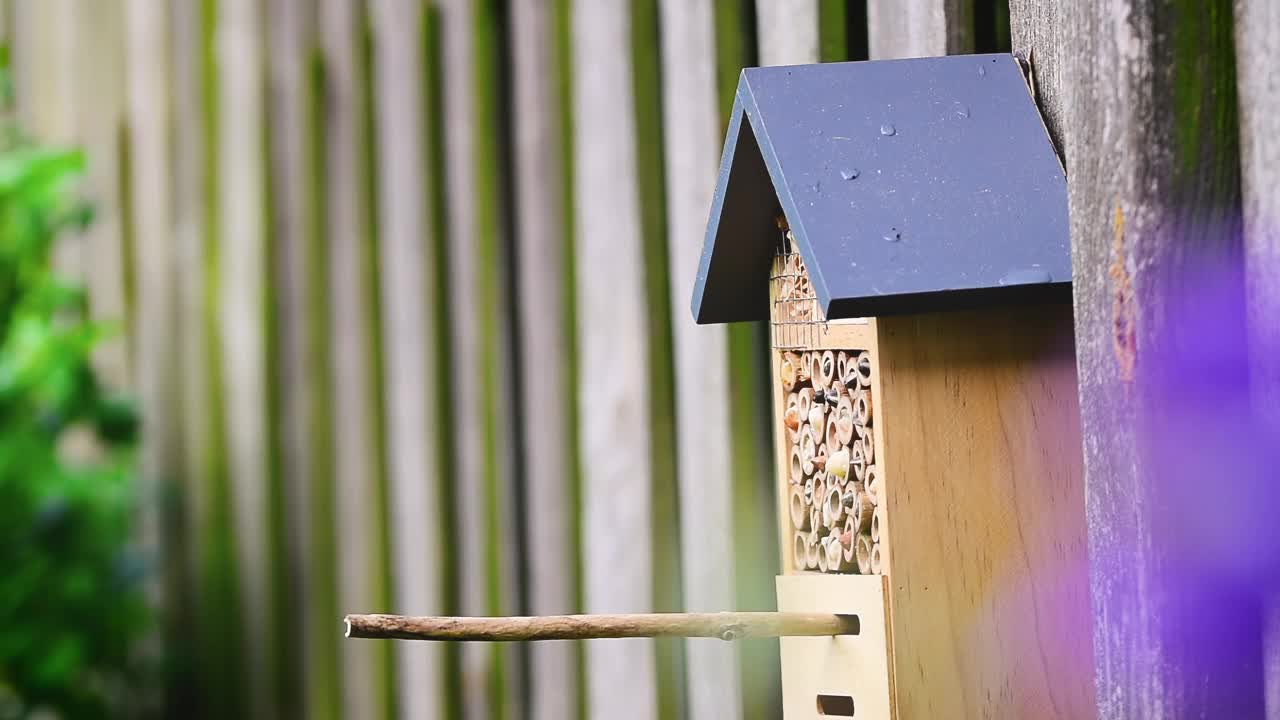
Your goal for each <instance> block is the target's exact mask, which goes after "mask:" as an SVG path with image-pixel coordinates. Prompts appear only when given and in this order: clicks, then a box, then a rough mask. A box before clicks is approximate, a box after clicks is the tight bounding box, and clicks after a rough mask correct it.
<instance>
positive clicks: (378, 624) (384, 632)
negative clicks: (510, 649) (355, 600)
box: [344, 612, 860, 642]
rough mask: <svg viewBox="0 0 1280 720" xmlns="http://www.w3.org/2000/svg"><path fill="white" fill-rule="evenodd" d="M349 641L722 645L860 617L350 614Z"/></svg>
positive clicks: (827, 631)
mask: <svg viewBox="0 0 1280 720" xmlns="http://www.w3.org/2000/svg"><path fill="white" fill-rule="evenodd" d="M344 622H345V623H346V636H347V637H349V638H370V639H387V640H453V641H462V642H470V641H483V642H518V641H519V642H522V641H527V640H590V639H595V638H654V637H705V638H719V639H721V640H742V639H745V638H769V637H827V636H832V635H857V634H858V632H859V629H860V627H859V622H858V616H857V615H829V614H825V613H794V612H785V613H778V612H721V613H644V614H635V615H544V616H541V617H409V616H405V615H348V616H347V617H346V618H345V619H344Z"/></svg>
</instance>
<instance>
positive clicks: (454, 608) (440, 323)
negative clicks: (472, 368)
mask: <svg viewBox="0 0 1280 720" xmlns="http://www.w3.org/2000/svg"><path fill="white" fill-rule="evenodd" d="M422 63H423V68H424V71H423V83H424V88H423V92H424V98H425V103H426V107H427V110H428V112H427V113H426V114H424V121H425V122H426V124H427V127H426V132H425V136H426V139H427V142H426V143H424V152H425V153H426V157H425V158H424V162H425V163H426V167H427V176H428V180H427V189H428V193H427V197H426V198H424V201H425V202H426V203H427V206H428V207H429V208H430V214H429V222H430V232H431V235H430V252H429V253H428V254H427V257H428V259H427V262H428V265H429V267H427V268H426V273H427V276H429V277H431V278H432V285H431V286H432V288H433V290H434V295H433V296H432V297H431V298H429V300H430V302H431V307H432V310H433V312H434V318H435V322H434V327H435V337H434V338H433V342H432V350H433V351H434V353H435V370H436V375H435V377H434V378H433V381H434V393H433V395H432V396H433V397H434V398H435V406H434V407H433V408H432V412H433V416H432V419H433V421H434V422H433V423H432V424H433V426H434V427H436V428H439V429H441V430H440V431H438V432H436V433H435V436H434V437H433V438H432V439H431V440H430V441H433V442H434V443H435V448H436V459H437V460H436V462H437V465H436V473H435V477H437V478H450V477H453V475H454V469H455V468H456V467H457V462H456V458H455V457H454V444H453V437H452V435H451V434H450V433H448V432H444V431H443V428H448V427H449V426H450V418H452V417H453V406H452V393H451V392H450V387H451V385H452V381H451V378H452V377H453V365H452V363H453V359H452V358H453V356H452V354H451V353H450V352H449V349H450V342H449V338H451V337H452V332H451V330H450V327H451V315H450V312H449V297H450V295H449V259H448V250H447V248H448V238H449V237H450V234H449V225H448V207H449V202H448V178H447V177H446V175H445V144H446V142H447V141H446V138H447V134H446V133H447V128H446V126H445V118H446V117H448V114H447V113H446V112H445V111H444V102H445V94H444V78H443V72H442V68H443V67H444V58H443V54H442V50H441V41H440V17H439V11H438V10H437V9H436V8H435V7H433V6H432V4H431V3H430V1H429V0H424V2H423V5H422ZM436 491H437V493H438V494H437V502H438V505H437V507H438V508H439V517H438V524H437V525H436V527H437V528H438V531H437V534H436V543H437V544H436V547H437V548H441V549H444V551H443V552H441V553H440V554H439V560H440V574H441V575H440V581H441V585H440V587H441V588H442V592H443V597H441V598H440V602H441V607H442V608H443V611H444V613H445V614H446V615H460V614H462V612H461V599H460V597H459V588H460V587H461V583H460V579H459V567H458V554H457V553H454V552H449V551H448V550H447V548H452V547H456V546H457V542H458V537H459V535H458V532H459V528H458V520H457V517H458V516H457V513H454V512H453V511H452V508H455V507H457V504H456V503H457V493H456V491H455V485H454V483H450V482H445V481H441V482H437V483H436ZM441 650H442V653H443V656H444V657H443V673H444V678H443V688H444V697H443V698H442V706H443V710H444V715H443V716H444V717H450V718H453V717H462V716H463V705H462V662H461V657H462V656H461V648H460V647H459V645H458V644H457V643H445V644H444V645H443V647H442V648H441Z"/></svg>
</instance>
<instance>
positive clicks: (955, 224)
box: [352, 55, 1095, 720]
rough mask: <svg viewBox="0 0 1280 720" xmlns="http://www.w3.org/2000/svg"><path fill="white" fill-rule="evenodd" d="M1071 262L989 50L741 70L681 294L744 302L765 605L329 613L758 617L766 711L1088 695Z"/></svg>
mask: <svg viewBox="0 0 1280 720" xmlns="http://www.w3.org/2000/svg"><path fill="white" fill-rule="evenodd" d="M1070 280H1071V261H1070V246H1069V239H1068V225H1067V186H1066V178H1065V174H1064V171H1063V166H1062V163H1061V161H1060V160H1059V158H1058V156H1057V154H1056V152H1055V150H1054V148H1053V146H1052V143H1051V141H1050V139H1049V136H1048V134H1047V132H1046V130H1045V127H1044V124H1043V122H1042V120H1041V118H1040V114H1039V112H1038V109H1037V107H1036V103H1035V99H1034V96H1033V86H1032V85H1031V84H1030V83H1029V82H1028V76H1027V74H1026V73H1025V72H1024V68H1023V66H1022V65H1021V64H1020V63H1019V61H1018V60H1017V59H1015V58H1014V57H1013V56H1011V55H969V56H951V57H945V58H925V59H915V60H892V61H875V62H858V63H839V64H825V65H807V66H795V67H772V68H754V69H748V70H745V71H744V72H743V74H742V78H741V81H740V83H739V86H738V91H737V98H736V103H735V106H734V110H733V116H732V120H731V123H730V125H729V129H728V137H727V139H726V142H725V148H724V154H723V159H722V163H721V168H720V174H719V178H718V183H717V188H716V194H715V199H714V201H713V205H712V208H711V218H710V222H709V225H708V229H707V235H706V243H705V247H704V249H703V253H702V260H701V266H700V270H699V273H698V277H697V280H696V285H695V287H694V291H693V313H694V317H695V319H696V320H697V322H699V323H729V322H742V321H766V322H767V323H768V328H769V339H770V344H771V347H770V356H771V358H772V378H771V385H772V395H773V421H772V422H773V430H774V441H775V444H776V452H775V456H776V460H777V466H776V486H777V500H778V509H779V512H778V530H777V532H778V539H779V545H780V547H781V548H782V549H783V552H782V557H781V559H780V564H781V571H782V572H781V575H779V576H778V578H777V603H778V612H777V613H723V614H709V615H671V616H662V615H640V616H576V617H566V618H505V619H478V618H452V619H439V618H388V617H386V616H373V619H368V618H369V617H370V616H360V617H359V618H357V620H358V622H357V623H356V624H355V625H353V626H352V627H353V632H352V634H354V635H360V636H368V637H424V636H429V637H445V638H454V639H477V638H479V639H493V640H504V639H529V638H535V639H536V638H541V637H548V638H564V637H634V636H650V635H703V636H714V637H724V638H726V639H728V638H736V637H743V636H749V635H756V636H761V635H776V636H780V637H781V638H782V639H781V647H782V668H781V671H782V678H783V702H784V708H785V716H786V717H787V718H790V719H795V718H814V717H828V716H835V717H858V718H898V719H900V720H916V719H931V718H967V717H990V718H1033V717H1034V718H1081V717H1091V716H1093V714H1094V712H1095V711H1094V701H1093V675H1092V663H1091V632H1090V624H1089V623H1090V616H1089V605H1088V603H1089V594H1088V590H1089V588H1088V580H1087V578H1088V574H1087V566H1086V562H1087V547H1086V534H1085V520H1084V499H1083V498H1084V493H1083V487H1082V467H1081V463H1082V452H1081V437H1080V419H1079V407H1078V401H1077V394H1076V368H1075V358H1074V347H1073V335H1072V314H1071V305H1070V302H1071V285H1070ZM495 623H496V624H495ZM428 631H430V632H431V633H434V634H424V633H427V632H428Z"/></svg>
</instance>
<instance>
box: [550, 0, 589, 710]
mask: <svg viewBox="0 0 1280 720" xmlns="http://www.w3.org/2000/svg"><path fill="white" fill-rule="evenodd" d="M551 12H552V13H553V17H552V23H551V28H552V32H553V33H554V35H555V37H554V40H553V41H552V47H553V49H554V52H555V57H554V62H555V68H556V70H555V72H556V85H555V87H556V98H557V100H558V105H557V110H558V111H559V112H558V113H557V114H556V120H557V122H558V124H559V131H560V132H559V140H560V173H561V178H562V179H561V185H560V189H561V192H560V198H561V206H560V214H561V226H562V227H563V228H564V241H563V245H562V253H563V254H562V256H561V263H562V268H563V272H564V285H563V290H562V292H563V295H562V296H561V302H562V307H563V308H564V315H563V322H564V328H565V346H566V347H565V352H564V359H563V362H564V365H565V367H564V377H565V378H567V379H568V382H567V383H566V387H565V424H566V428H565V444H566V447H567V452H566V455H565V458H566V464H565V465H566V466H565V472H566V475H567V477H566V481H567V483H568V487H567V489H568V493H569V510H568V517H569V523H570V532H569V548H570V557H569V558H568V559H567V562H569V563H571V564H572V569H573V573H572V576H573V608H571V609H572V610H573V611H574V612H582V609H583V586H582V577H583V573H582V557H583V547H582V455H581V450H582V448H581V444H580V441H579V434H578V428H579V427H581V416H580V414H579V411H578V383H577V378H578V377H579V375H578V310H577V307H578V306H577V287H578V281H577V261H576V259H575V255H574V252H575V224H574V223H575V220H574V191H573V182H574V166H573V162H574V160H573V158H574V143H573V49H572V0H552V7H551ZM574 661H575V664H576V666H577V676H578V683H577V703H576V705H577V707H576V710H577V713H576V715H577V717H586V715H587V683H586V681H585V678H586V676H587V665H586V653H585V651H584V647H583V644H582V643H575V644H574Z"/></svg>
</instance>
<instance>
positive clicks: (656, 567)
mask: <svg viewBox="0 0 1280 720" xmlns="http://www.w3.org/2000/svg"><path fill="white" fill-rule="evenodd" d="M661 44H662V39H661V36H660V32H659V28H658V6H657V1H656V0H632V2H631V61H632V81H633V92H634V107H635V130H636V138H635V143H636V145H635V153H636V169H637V173H638V177H637V183H638V187H639V195H640V196H639V198H637V200H638V202H639V206H640V236H641V238H642V240H643V243H644V247H643V252H644V279H645V291H646V292H645V294H646V300H647V303H646V304H647V320H648V324H649V327H648V334H649V410H650V417H651V422H652V426H651V442H652V445H651V456H650V457H651V463H652V473H653V475H652V480H653V488H652V493H653V494H652V508H651V512H652V528H653V540H652V542H653V593H654V596H653V606H654V608H655V609H656V610H657V611H659V612H664V611H666V612H674V611H679V610H682V609H683V591H682V582H681V580H682V576H681V570H680V507H679V501H678V498H679V488H678V487H677V475H676V434H675V368H674V362H673V359H672V338H671V289H670V273H669V270H668V265H667V214H666V182H665V175H664V172H665V168H664V163H663V156H662V153H661V152H660V149H661V148H662V147H663V132H662V124H663V118H662V58H661V55H660V48H661ZM657 669H658V677H657V681H658V715H659V716H660V717H680V716H681V715H682V714H683V711H684V706H685V687H684V680H685V678H684V675H685V673H684V644H683V643H681V642H679V641H670V640H665V641H664V640H659V641H657Z"/></svg>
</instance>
